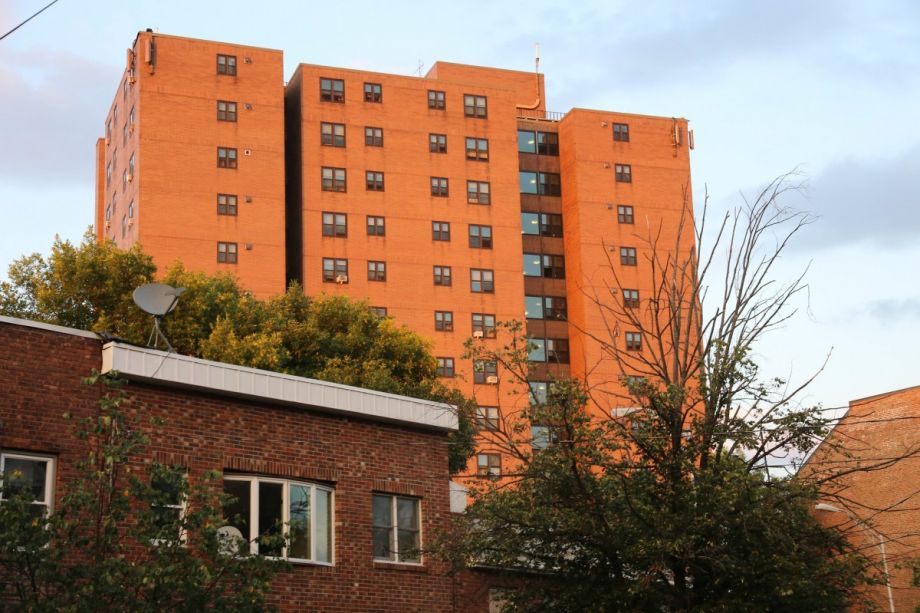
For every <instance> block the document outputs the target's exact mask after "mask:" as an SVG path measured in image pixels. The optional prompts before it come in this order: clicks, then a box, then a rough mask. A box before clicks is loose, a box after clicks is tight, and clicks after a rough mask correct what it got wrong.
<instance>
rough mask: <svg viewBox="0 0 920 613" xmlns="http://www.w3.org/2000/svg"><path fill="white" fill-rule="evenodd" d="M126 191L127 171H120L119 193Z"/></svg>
mask: <svg viewBox="0 0 920 613" xmlns="http://www.w3.org/2000/svg"><path fill="white" fill-rule="evenodd" d="M126 189H128V169H127V168H125V169H124V170H122V171H121V191H125V190H126Z"/></svg>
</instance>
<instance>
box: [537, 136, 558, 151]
mask: <svg viewBox="0 0 920 613" xmlns="http://www.w3.org/2000/svg"><path fill="white" fill-rule="evenodd" d="M537 153H539V154H540V155H559V135H558V134H556V133H555V132H537Z"/></svg>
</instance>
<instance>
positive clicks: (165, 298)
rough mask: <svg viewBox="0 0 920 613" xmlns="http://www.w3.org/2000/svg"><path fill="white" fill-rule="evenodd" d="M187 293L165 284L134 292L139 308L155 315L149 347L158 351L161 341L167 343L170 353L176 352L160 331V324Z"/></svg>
mask: <svg viewBox="0 0 920 613" xmlns="http://www.w3.org/2000/svg"><path fill="white" fill-rule="evenodd" d="M184 292H185V288H184V287H173V286H172V285H166V284H165V283H147V284H146V285H141V286H140V287H139V288H137V289H135V290H134V304H136V305H137V306H139V307H140V308H141V310H142V311H145V312H147V313H150V314H151V315H153V330H151V331H150V338H148V339H147V346H148V347H153V348H154V349H156V346H157V344H158V343H159V341H160V339H163V342H164V343H166V347H167V348H168V349H169V350H170V351H175V350H174V349H173V346H172V345H170V344H169V339H168V338H166V335H165V334H163V330H161V329H160V322H161V321H162V320H163V316H164V315H166V314H167V313H169V312H170V311H172V310H173V309H174V308H176V303H178V302H179V296H181V295H182V294H183V293H184Z"/></svg>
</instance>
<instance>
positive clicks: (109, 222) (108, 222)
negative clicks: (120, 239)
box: [105, 220, 112, 230]
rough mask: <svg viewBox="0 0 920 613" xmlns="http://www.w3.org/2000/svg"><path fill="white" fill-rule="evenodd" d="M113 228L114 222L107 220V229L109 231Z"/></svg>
mask: <svg viewBox="0 0 920 613" xmlns="http://www.w3.org/2000/svg"><path fill="white" fill-rule="evenodd" d="M111 227H112V222H111V221H108V220H106V222H105V229H106V230H108V229H109V228H111Z"/></svg>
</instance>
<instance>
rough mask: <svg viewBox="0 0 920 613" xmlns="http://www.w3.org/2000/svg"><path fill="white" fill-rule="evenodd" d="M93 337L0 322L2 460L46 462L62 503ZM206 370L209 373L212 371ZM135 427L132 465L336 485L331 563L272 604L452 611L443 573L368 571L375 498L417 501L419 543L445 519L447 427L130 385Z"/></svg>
mask: <svg viewBox="0 0 920 613" xmlns="http://www.w3.org/2000/svg"><path fill="white" fill-rule="evenodd" d="M102 349H103V343H102V341H101V340H100V339H98V338H97V337H95V335H93V334H89V333H84V332H78V331H74V330H67V329H64V328H59V329H55V328H54V327H51V326H44V325H41V324H31V323H29V322H24V321H21V320H11V319H8V318H3V319H0V372H2V376H0V452H3V453H6V454H10V453H17V452H19V453H32V454H42V455H45V456H51V457H52V458H53V459H54V465H55V479H54V484H53V497H54V498H55V499H57V500H60V498H61V495H62V491H63V489H64V488H65V487H66V484H67V482H68V481H69V480H70V479H71V478H72V477H73V475H74V470H75V468H74V463H75V461H76V460H77V458H78V457H79V456H80V455H81V454H82V453H83V452H84V449H82V448H81V444H80V443H79V442H78V441H77V440H76V439H75V438H74V437H73V436H72V427H73V421H68V420H66V419H65V418H64V413H65V412H69V413H70V414H72V415H73V416H74V417H75V418H79V417H83V416H87V415H91V414H93V413H94V411H96V410H97V407H98V404H97V403H98V400H99V395H100V388H99V387H98V386H96V387H91V386H87V385H84V384H83V383H82V382H81V377H84V376H86V375H88V374H89V373H90V372H91V371H92V370H93V369H96V370H100V369H102ZM212 364H213V363H212ZM126 391H127V394H128V396H129V398H130V400H131V403H130V407H131V408H130V411H131V413H132V414H133V416H134V418H135V421H136V423H137V424H139V425H143V427H149V426H146V424H148V423H149V420H148V417H150V416H156V417H160V418H162V419H163V420H165V425H164V426H163V427H160V428H157V429H156V431H152V432H150V435H151V444H150V445H149V447H148V449H147V450H146V453H145V454H144V455H143V457H138V458H137V463H138V465H142V464H148V463H150V462H153V461H159V462H164V463H169V464H177V465H181V466H184V467H186V468H188V469H189V473H190V475H191V476H192V478H194V476H196V475H200V474H201V473H203V472H204V471H206V470H211V469H221V470H224V471H225V473H230V472H233V473H243V474H251V475H259V476H266V477H274V478H280V479H295V480H297V481H300V482H306V483H317V484H321V485H325V486H331V487H332V488H333V489H334V516H333V517H334V524H333V525H334V527H333V531H334V563H333V564H332V565H318V564H295V565H293V568H292V569H291V570H289V571H284V572H282V573H281V574H280V575H279V576H278V577H277V579H276V581H275V585H274V589H273V595H272V599H273V600H274V601H275V602H276V603H277V604H279V605H280V606H281V608H282V610H291V611H294V610H296V611H313V610H316V611H329V612H337V611H428V612H435V611H448V610H451V609H453V608H454V607H455V606H456V599H457V598H456V595H455V594H454V593H453V584H452V578H451V577H450V576H449V574H448V568H447V567H446V566H445V565H444V564H443V563H442V562H440V561H438V560H436V559H434V558H433V557H432V556H427V555H424V556H423V558H422V562H421V564H397V563H388V562H377V561H374V555H373V550H372V529H371V525H372V506H371V501H372V494H373V493H375V492H377V493H381V492H382V493H391V494H398V495H402V496H409V497H414V498H418V499H419V500H420V513H421V534H422V536H421V538H422V546H423V547H424V546H425V545H426V544H427V543H428V542H430V539H431V538H432V535H433V534H434V533H436V532H437V531H438V530H439V529H441V528H443V527H445V526H446V524H447V522H449V521H450V510H449V497H448V496H449V494H448V471H447V445H446V435H447V430H448V429H446V428H441V429H437V428H431V427H427V428H426V427H411V425H410V424H407V423H400V422H390V423H386V422H384V421H381V420H378V419H372V418H368V419H361V418H358V417H355V416H350V415H342V414H334V413H324V412H321V411H316V410H311V409H309V408H306V409H305V408H303V407H297V406H290V405H282V404H280V403H278V402H271V401H265V402H260V401H253V400H251V399H239V398H233V397H230V396H227V395H222V394H217V393H205V392H201V391H192V390H189V389H182V388H177V387H171V386H168V385H166V384H162V383H149V382H135V381H132V382H131V383H129V385H128V386H127V387H126Z"/></svg>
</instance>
